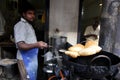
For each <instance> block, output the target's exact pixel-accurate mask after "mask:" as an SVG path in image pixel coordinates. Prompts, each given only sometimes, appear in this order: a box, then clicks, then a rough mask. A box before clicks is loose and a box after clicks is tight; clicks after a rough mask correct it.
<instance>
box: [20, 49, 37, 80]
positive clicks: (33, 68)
mask: <svg viewBox="0 0 120 80" xmlns="http://www.w3.org/2000/svg"><path fill="white" fill-rule="evenodd" d="M20 52H21V55H22V58H23V62H24V65H25V68H26V71H27V74H28V76H29V80H36V78H37V68H38V60H37V55H38V48H33V49H30V50H26V51H23V50H21V51H20Z"/></svg>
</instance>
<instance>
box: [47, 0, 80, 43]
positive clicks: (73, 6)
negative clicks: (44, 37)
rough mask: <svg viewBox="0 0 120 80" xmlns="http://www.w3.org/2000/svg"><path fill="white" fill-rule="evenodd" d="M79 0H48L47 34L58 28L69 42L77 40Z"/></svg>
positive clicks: (51, 33) (51, 34)
mask: <svg viewBox="0 0 120 80" xmlns="http://www.w3.org/2000/svg"><path fill="white" fill-rule="evenodd" d="M78 12H79V0H50V18H49V22H50V26H49V35H50V36H53V34H54V30H55V29H56V28H58V29H59V30H60V33H59V34H60V35H62V36H66V37H67V40H68V42H69V43H71V44H73V45H74V44H76V42H77V29H78Z"/></svg>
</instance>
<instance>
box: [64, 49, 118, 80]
mask: <svg viewBox="0 0 120 80" xmlns="http://www.w3.org/2000/svg"><path fill="white" fill-rule="evenodd" d="M119 62H120V58H119V57H118V56H116V55H114V54H112V53H109V52H106V51H101V52H99V53H97V54H95V55H91V56H80V57H78V58H76V59H73V58H70V59H69V60H66V59H63V64H64V65H66V66H67V67H68V68H71V67H72V68H73V69H72V73H73V74H75V75H78V76H79V77H82V78H85V79H101V78H104V77H106V76H109V75H111V76H115V75H116V74H117V72H118V63H119Z"/></svg>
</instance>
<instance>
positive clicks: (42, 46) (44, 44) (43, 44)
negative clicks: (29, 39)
mask: <svg viewBox="0 0 120 80" xmlns="http://www.w3.org/2000/svg"><path fill="white" fill-rule="evenodd" d="M37 45H38V47H39V48H41V49H43V48H47V47H48V45H47V43H45V42H43V41H39V42H37Z"/></svg>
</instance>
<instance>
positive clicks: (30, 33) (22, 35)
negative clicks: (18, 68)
mask: <svg viewBox="0 0 120 80" xmlns="http://www.w3.org/2000/svg"><path fill="white" fill-rule="evenodd" d="M14 37H15V43H16V46H17V43H18V42H20V41H24V42H25V43H28V44H30V43H36V42H37V38H36V35H35V31H34V29H33V27H32V25H31V24H29V23H28V22H27V21H26V20H25V19H23V18H21V20H20V21H19V22H18V23H17V24H16V25H15V26H14ZM17 47H18V46H17ZM17 59H22V56H21V54H20V51H19V50H18V51H17Z"/></svg>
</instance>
